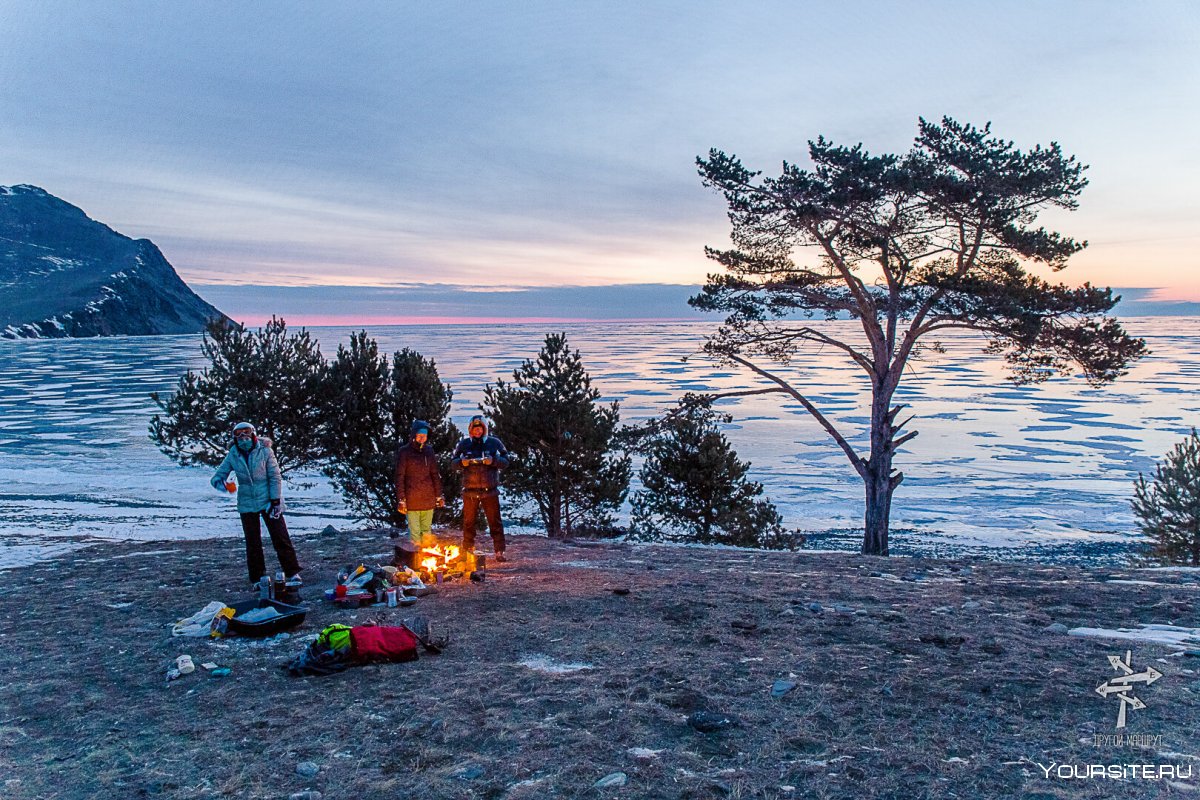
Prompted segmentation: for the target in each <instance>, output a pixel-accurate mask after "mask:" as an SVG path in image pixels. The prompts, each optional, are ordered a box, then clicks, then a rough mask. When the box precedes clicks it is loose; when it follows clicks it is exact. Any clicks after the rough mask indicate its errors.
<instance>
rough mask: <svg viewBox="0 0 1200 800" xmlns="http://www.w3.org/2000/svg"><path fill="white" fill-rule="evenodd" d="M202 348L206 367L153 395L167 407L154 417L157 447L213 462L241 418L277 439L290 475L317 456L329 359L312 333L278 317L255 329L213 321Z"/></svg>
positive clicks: (188, 459) (182, 458) (186, 459)
mask: <svg viewBox="0 0 1200 800" xmlns="http://www.w3.org/2000/svg"><path fill="white" fill-rule="evenodd" d="M201 350H202V352H203V353H204V356H205V357H206V358H207V359H208V361H209V366H207V367H206V368H205V369H203V370H202V371H201V372H199V373H196V372H192V371H191V370H189V371H188V372H187V374H185V375H184V376H183V377H182V378H181V379H180V381H179V386H178V387H177V388H176V390H175V393H174V394H173V395H171V396H170V397H169V398H167V399H165V400H164V399H163V398H162V397H160V396H159V393H158V392H153V393H151V395H150V397H151V398H152V399H153V400H154V402H155V404H157V405H158V407H159V409H160V410H161V411H162V412H163V413H162V414H161V415H160V414H155V415H154V417H153V418H152V419H151V420H150V438H151V439H152V440H153V441H154V443H155V444H157V445H158V447H159V449H161V450H162V451H163V452H164V453H166V454H167V455H168V456H169V457H170V458H172V459H173V460H175V461H177V462H178V463H180V464H184V465H189V464H207V465H209V466H216V465H217V464H220V463H221V459H223V458H224V457H225V453H226V452H228V450H229V447H230V446H231V445H232V439H231V438H230V431H231V430H232V428H233V426H234V424H235V423H237V422H240V421H243V420H244V421H247V422H250V423H253V425H254V426H255V428H256V429H257V430H258V432H259V435H260V436H266V437H269V438H271V439H272V440H273V441H274V444H275V455H276V458H278V460H279V469H280V471H281V472H282V473H284V474H285V475H286V474H288V473H289V472H292V471H294V470H303V469H306V468H309V467H312V466H315V465H316V464H317V462H318V461H320V459H321V458H322V455H323V452H322V448H321V443H320V427H321V386H322V384H323V381H324V379H325V359H324V357H322V355H321V348H320V346H319V345H318V344H317V342H316V341H315V340H314V339H313V338H312V337H311V336H310V335H309V333H308V332H307V331H305V330H304V329H301V330H300V331H299V332H298V333H289V331H288V329H287V323H286V322H284V321H283V320H282V319H276V318H275V317H272V318H271V321H270V322H269V323H267V324H266V326H264V327H263V328H261V329H259V330H257V331H254V330H247V329H246V328H245V327H244V326H242V325H236V324H229V323H227V322H223V321H219V320H214V321H212V322H210V323H209V324H208V326H207V329H206V331H205V334H204V341H203V343H202V344H201Z"/></svg>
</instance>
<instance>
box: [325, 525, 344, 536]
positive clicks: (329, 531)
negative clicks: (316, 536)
mask: <svg viewBox="0 0 1200 800" xmlns="http://www.w3.org/2000/svg"><path fill="white" fill-rule="evenodd" d="M339 533H341V531H339V530H338V529H337V528H335V527H333V526H332V525H326V526H325V528H324V530H322V531H321V535H322V536H337V535H338V534H339Z"/></svg>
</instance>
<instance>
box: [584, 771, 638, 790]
mask: <svg viewBox="0 0 1200 800" xmlns="http://www.w3.org/2000/svg"><path fill="white" fill-rule="evenodd" d="M628 782H629V776H628V775H626V774H625V773H624V772H613V773H610V774H608V775H605V776H604V777H603V778H601V779H600V780H598V781H596V782H595V783H593V784H592V786H593V787H594V788H596V789H610V788H612V789H615V788H617V787H619V786H624V785H625V784H626V783H628Z"/></svg>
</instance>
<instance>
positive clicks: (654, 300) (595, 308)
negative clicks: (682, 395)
mask: <svg viewBox="0 0 1200 800" xmlns="http://www.w3.org/2000/svg"><path fill="white" fill-rule="evenodd" d="M191 286H192V289H194V290H195V291H196V292H197V293H198V294H199V295H200V296H201V297H203V298H204V299H205V300H207V301H208V302H210V303H212V304H213V305H214V306H216V307H217V308H218V309H220V310H221V311H222V312H223V313H225V314H227V315H228V316H229V317H230V318H232V319H234V320H237V321H238V322H241V323H243V324H246V325H252V326H258V325H262V324H265V323H266V322H267V321H269V320H270V319H271V317H272V316H275V317H282V318H283V319H285V320H287V321H288V322H289V323H291V324H294V325H302V326H305V327H352V326H358V325H372V326H380V325H476V324H478V325H487V324H492V325H495V324H539V323H541V324H571V323H586V322H626V323H628V322H646V323H654V322H712V323H719V322H720V321H721V320H722V319H723V317H722V316H721V315H719V314H711V313H707V312H703V311H699V310H696V309H694V308H692V307H691V306H689V305H688V303H687V300H688V298H689V297H691V296H693V295H695V294H696V293H698V292H699V291H700V289H701V287H700V286H699V285H686V284H684V285H675V284H659V283H653V284H651V283H646V284H616V285H611V286H525V287H504V288H501V289H495V288H490V287H463V286H449V285H445V284H414V285H409V286H392V287H388V286H263V285H238V284H200V283H195V284H191ZM1113 293H1114V294H1116V295H1118V296H1120V297H1121V298H1122V299H1121V301H1120V302H1119V303H1118V304H1117V307H1116V309H1115V310H1114V312H1113V313H1114V314H1115V316H1117V317H1122V318H1123V317H1164V316H1165V317H1190V316H1196V317H1200V303H1198V302H1189V301H1175V300H1166V299H1160V298H1161V293H1160V290H1158V289H1155V288H1146V287H1122V288H1114V289H1113ZM551 310H553V311H557V312H558V313H546V312H547V311H551ZM539 312H540V313H539Z"/></svg>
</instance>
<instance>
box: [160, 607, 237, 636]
mask: <svg viewBox="0 0 1200 800" xmlns="http://www.w3.org/2000/svg"><path fill="white" fill-rule="evenodd" d="M224 607H225V604H224V603H222V602H219V601H217V600H214V601H212V602H211V603H209V604H208V605H206V606H205V607H204V608H202V609H200V610H199V611H197V612H196V613H195V614H192V615H191V616H190V617H188V618H187V619H181V620H179V622H176V623H175V624H174V626H172V627H171V635H172V636H196V637H201V636H203V637H207V636H210V635H211V634H212V622H213V618H214V617H216V616H217V613H218V612H219V611H220V610H221V609H223V608H224Z"/></svg>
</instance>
